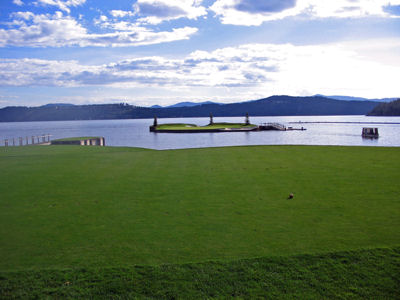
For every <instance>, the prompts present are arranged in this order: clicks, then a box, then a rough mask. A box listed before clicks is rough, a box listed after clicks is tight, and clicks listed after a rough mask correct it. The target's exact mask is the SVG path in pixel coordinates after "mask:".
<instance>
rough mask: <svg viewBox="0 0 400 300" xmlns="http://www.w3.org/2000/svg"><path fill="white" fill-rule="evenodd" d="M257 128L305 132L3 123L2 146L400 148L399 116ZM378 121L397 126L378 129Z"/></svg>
mask: <svg viewBox="0 0 400 300" xmlns="http://www.w3.org/2000/svg"><path fill="white" fill-rule="evenodd" d="M250 121H251V123H253V124H260V123H269V122H278V123H282V124H284V125H286V126H292V127H294V128H300V127H304V128H306V129H307V130H306V131H260V132H234V133H196V134H193V133H192V134H191V133H180V134H176V133H175V134H174V133H152V132H149V126H150V125H152V124H153V120H152V119H141V120H133V119H132V120H96V121H54V122H53V121H51V122H15V123H0V145H1V146H4V140H5V139H12V138H15V139H16V144H17V143H18V138H19V137H23V138H24V144H25V137H26V136H28V137H29V143H30V137H31V136H37V135H42V134H50V135H51V139H58V138H65V137H76V136H103V137H105V140H106V145H108V146H129V147H143V148H151V149H181V148H200V147H220V146H242V145H346V146H355V145H357V146H396V147H399V146H400V117H366V116H290V117H250ZM300 121H301V122H366V123H370V124H340V123H303V124H297V123H291V122H300ZM208 122H209V118H179V119H158V123H159V124H161V123H192V124H198V125H206V124H208ZM214 122H244V117H226V118H224V117H215V118H214ZM374 122H382V123H398V124H373V123H374ZM362 127H378V128H379V133H380V137H379V139H374V140H371V139H363V138H362V137H361V130H362Z"/></svg>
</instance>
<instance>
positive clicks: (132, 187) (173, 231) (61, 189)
mask: <svg viewBox="0 0 400 300" xmlns="http://www.w3.org/2000/svg"><path fill="white" fill-rule="evenodd" d="M0 169H1V173H0V182H1V185H0V195H1V196H0V257H1V258H0V298H1V295H2V294H3V296H4V297H11V296H10V295H17V294H20V295H23V294H24V293H25V294H29V291H31V292H32V293H33V291H34V288H33V287H32V286H33V285H35V284H37V288H38V289H39V287H41V284H42V285H43V288H41V289H40V290H41V292H43V293H44V294H41V295H39V297H44V296H46V295H50V296H51V295H52V294H51V291H56V292H55V295H58V296H63V295H64V296H65V295H69V296H71V297H78V296H79V295H85V293H89V292H88V290H87V289H85V288H84V286H85V284H87V285H88V289H89V290H90V289H92V290H91V291H92V292H90V293H93V294H92V295H94V294H96V293H100V294H101V290H102V289H104V288H106V286H107V285H109V284H111V285H112V283H113V284H114V285H115V286H116V287H115V291H119V290H121V289H124V288H123V287H124V286H125V284H126V285H127V286H128V285H129V286H131V290H129V289H128V290H126V289H125V292H126V293H128V292H129V293H131V294H129V295H130V296H135V295H136V296H137V295H141V296H143V295H144V296H148V297H160V296H161V295H157V294H149V293H145V292H143V289H145V287H143V286H142V287H141V288H140V286H139V287H136V288H138V290H134V287H133V286H132V282H135V280H137V282H139V283H140V284H142V285H145V286H146V284H149V285H148V286H147V287H148V288H150V287H153V288H154V289H156V290H157V287H159V290H160V291H162V290H163V287H164V288H165V287H166V285H168V286H169V287H168V288H167V289H164V292H165V293H164V295H163V297H167V298H168V297H172V296H173V295H176V293H178V294H177V295H178V296H179V295H180V294H179V292H177V291H178V290H179V291H181V292H182V294H181V295H187V297H189V296H190V295H194V296H196V297H214V296H215V297H231V296H232V295H239V296H240V295H242V296H244V297H246V296H249V297H250V296H255V297H257V296H262V294H261V292H262V291H263V285H265V284H266V283H265V280H267V279H268V278H269V277H268V276H267V275H266V274H267V273H268V274H270V275H271V274H272V275H273V274H276V275H277V277H276V278H275V277H274V278H275V279H276V280H278V281H279V286H275V285H274V287H271V288H273V289H276V290H269V291H270V294H271V295H275V294H274V293H278V294H279V293H284V291H285V290H286V288H288V289H289V290H290V288H289V285H290V284H292V285H291V286H292V289H293V293H292V295H293V296H296V295H297V296H299V295H300V296H301V295H303V294H296V291H299V293H300V292H301V289H300V290H299V289H298V287H297V285H301V281H302V280H303V279H304V282H305V285H304V286H303V288H304V293H305V294H304V295H309V296H310V298H312V297H314V296H315V297H317V298H320V297H321V295H322V296H323V295H324V289H325V291H326V293H328V294H326V295H330V294H329V293H330V292H332V295H333V296H334V294H335V293H334V292H333V290H329V286H331V285H333V283H334V282H336V281H338V282H341V280H342V281H343V280H344V281H346V280H347V279H346V278H347V277H346V276H348V280H347V281H346V282H347V285H345V284H343V286H346V288H344V289H343V290H342V292H343V293H344V294H343V296H344V297H346V295H347V296H351V295H353V296H358V297H366V296H368V297H373V298H374V297H375V296H376V295H378V296H379V295H380V296H385V297H392V296H397V297H399V294H398V293H397V294H396V290H397V291H398V289H397V288H396V287H399V286H400V282H399V279H398V278H399V276H400V259H399V245H400V230H399V228H400V196H399V195H400V186H399V182H400V172H399V170H400V148H380V147H322V146H255V147H227V148H206V149H185V150H168V151H155V150H147V149H138V148H117V147H76V146H43V147H8V148H1V151H0ZM290 193H293V194H294V199H291V200H288V199H287V197H288V195H289V194H290ZM379 249H381V250H379ZM382 249H383V250H382ZM348 251H350V252H348ZM352 251H353V252H352ZM335 253H342V254H335ZM343 253H344V254H343ZM337 255H339V256H340V257H342V258H341V259H337V260H335V257H337ZM343 257H344V258H343ZM305 258H307V259H305ZM304 259H305V260H304ZM308 259H309V260H308ZM293 260H294V261H298V264H300V265H301V266H302V267H296V264H297V262H293ZM209 261H213V262H209ZM307 261H308V262H309V264H308V265H307ZM244 262H245V263H244ZM291 262H293V264H294V265H293V264H292V263H291ZM198 263H201V264H200V265H199V264H198ZM300 265H299V266H300ZM140 266H141V267H140ZM293 266H294V267H293ZM307 266H308V267H307ZM363 266H365V269H364V267H363ZM198 268H200V269H198ZM202 268H204V270H203V269H202ZM313 268H314V269H313ZM360 268H361V269H362V270H361V269H360ZM164 269H165V270H164ZM162 270H164V271H165V272H166V273H165V274H164V273H162ZM218 270H219V271H218ZM268 270H270V271H268ZM302 270H303V271H302ZM312 270H315V273H313V272H312ZM357 270H358V271H357ZM191 271H193V272H194V273H193V274H195V273H196V274H197V275H198V276H200V277H198V278H199V279H198V280H199V281H198V282H197V283H198V284H199V285H198V286H193V284H194V283H192V282H191V281H190V282H189V281H188V285H185V286H181V284H183V283H182V282H181V281H180V280H183V279H182V278H183V277H185V276H189V275H185V276H184V275H182V274H187V273H185V272H189V273H190V272H191ZM160 272H161V273H162V274H161V273H160ZM182 272H183V273H182ZM219 272H221V273H219ZM231 272H239V273H238V274H236V273H235V274H231ZM260 272H261V273H260ZM269 272H272V273H269ZM88 274H89V275H90V274H91V275H90V276H89V275H88ZM96 274H97V275H96ZM113 274H114V275H115V276H117V277H118V276H121V277H120V278H122V279H121V281H117V280H116V279H115V277H113V276H114V275H113ZM116 274H121V275H116ZM135 274H136V275H135ZM137 274H139V275H137ZM157 274H158V275H157ZM179 274H181V275H179ZM190 274H192V273H190ZM193 274H192V275H190V276H193ZM207 274H208V275H207ZM218 274H219V275H218ZM240 274H242V275H243V276H244V277H241V275H240ZM313 274H314V275H313ZM368 274H369V275H368ZM382 274H383V275H382ZM272 275H271V276H272ZM87 276H89V277H90V278H89V277H87ZM96 276H97V277H96ZM163 276H166V277H163ZM179 276H183V277H182V278H181V277H179ZM190 276H189V277H188V278H191V277H190ZM207 276H208V277H207ZM213 276H217V278H214V277H213ZM218 276H220V277H218ZM238 276H239V277H238ZM265 276H267V277H265ZM314 276H316V277H314ZM341 276H344V277H343V279H340V278H341ZM368 276H370V277H368ZM69 278H70V279H71V278H72V279H73V280H78V281H79V280H80V281H79V282H80V284H81V285H80V286H81V287H82V288H83V289H84V290H85V291H86V292H82V293H81V292H79V291H78V290H75V288H77V287H76V286H73V287H72V286H69V284H66V283H65V282H70V281H71V280H70V279H69ZM85 278H86V279H85ZM96 278H97V279H98V281H96ZM102 278H103V279H104V278H106V279H104V280H103V279H102ZM107 278H108V279H107ZM146 278H148V281H146ZM196 278H197V277H196ZM207 278H208V279H207ZM212 278H214V279H215V280H214V281H212V280H211V279H212ZM235 278H236V279H235ZM239 278H241V279H239ZM251 278H253V279H254V280H256V281H257V280H258V279H259V281H257V282H259V283H255V282H253V281H251V280H252V279H251ZM257 278H258V279H257ZM263 278H264V279H263ZM250 279H251V280H250ZM52 280H54V282H53V283H54V284H55V285H56V287H53V286H52ZM91 280H94V281H95V282H98V284H100V286H98V285H96V283H93V282H92V281H91ZM141 280H142V281H141ZM210 280H211V281H210ZM235 280H236V281H237V280H239V281H242V280H243V282H237V283H235V282H236V281H235ZM271 280H272V279H271ZM321 280H322V281H324V280H325V281H326V282H325V283H326V285H318V284H319V283H321V282H320V281H321ZM34 282H35V283H34ZM101 282H103V283H104V282H106V283H104V284H103V285H101ZM205 282H206V283H205ZM271 282H275V281H271ZM271 282H270V283H271ZM290 282H292V283H290ZM64 283H65V284H64ZM75 283H76V281H75ZM203 283H204V284H207V283H208V284H209V285H208V286H203V285H202V284H203ZM214 283H215V284H219V285H220V286H219V287H217V286H215V289H214V290H216V291H220V293H216V294H213V293H212V292H211V290H213V289H212V285H213V284H214ZM286 283H287V284H288V286H287V287H286V286H285V284H286ZM140 284H139V285H140ZM170 284H172V285H173V287H171V286H170ZM253 284H256V286H253ZM257 284H258V285H257ZM276 284H278V283H276ZM321 284H322V283H321ZM153 285H154V286H153ZM189 285H191V286H192V288H193V289H194V290H195V291H197V292H199V293H200V294H196V293H197V292H193V293H189V292H188V293H189V294H185V291H189V290H190V287H189ZM378 285H381V287H380V288H379V287H377V286H378ZM224 286H225V287H224ZM310 286H311V287H312V286H314V287H315V288H316V289H321V288H322V290H318V292H316V294H313V293H311V292H307V291H309V290H310ZM324 286H325V288H323V287H324ZM19 287H21V289H25V290H21V289H19ZM174 287H175V288H174ZM223 287H224V288H223ZM235 287H237V289H236V291H237V292H238V294H235ZM53 288H54V289H53ZM169 288H171V289H172V290H169ZM225 288H226V289H225ZM339 288H340V285H339ZM93 289H95V290H93ZM141 289H142V292H143V293H141V292H140V291H141ZM182 289H183V290H182ZM232 289H233V290H232ZM311 289H312V288H311ZM64 290H65V291H70V292H71V293H72V294H68V293H69V292H68V293H67V292H66V293H67V294H63V291H64ZM383 290H384V291H386V294H384V292H383ZM112 291H113V289H112V288H111V290H110V289H109V290H108V292H107V293H108V294H107V295H112V293H113V292H112ZM206 291H209V292H210V293H208V292H206ZM265 291H268V289H265ZM274 291H275V292H274ZM201 292H204V293H203V294H202V293H201ZM73 293H77V294H73ZM116 293H117V292H116ZM168 293H173V294H168ZM174 293H175V294H174ZM301 293H303V292H301ZM376 293H377V294H376ZM100 294H99V295H100ZM278 294H276V295H278ZM289 294H290V293H289ZM168 295H169V296H168ZM313 295H314V296H313ZM300 296H299V297H300ZM82 297H83V296H82Z"/></svg>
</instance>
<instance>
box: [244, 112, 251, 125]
mask: <svg viewBox="0 0 400 300" xmlns="http://www.w3.org/2000/svg"><path fill="white" fill-rule="evenodd" d="M244 123H245V124H246V125H250V119H249V113H248V112H247V113H246V119H245V122H244Z"/></svg>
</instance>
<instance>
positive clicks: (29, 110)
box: [0, 96, 378, 122]
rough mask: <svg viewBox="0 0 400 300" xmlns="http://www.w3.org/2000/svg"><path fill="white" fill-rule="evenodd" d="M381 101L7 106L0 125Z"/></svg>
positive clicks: (296, 110)
mask: <svg viewBox="0 0 400 300" xmlns="http://www.w3.org/2000/svg"><path fill="white" fill-rule="evenodd" d="M376 105H378V102H373V101H340V100H333V99H329V98H326V97H319V96H314V97H291V96H272V97H269V98H265V99H261V100H256V101H248V102H241V103H232V104H203V105H198V106H193V107H167V108H149V107H138V106H132V105H127V104H102V105H60V106H58V105H50V106H49V105H45V106H39V107H5V108H2V109H0V122H22V121H61V120H105V119H141V118H153V117H154V116H155V115H156V116H157V117H158V118H177V117H208V116H209V115H210V113H212V114H213V115H214V116H216V117H222V116H226V117H229V116H244V115H245V114H246V112H248V113H249V115H250V116H300V115H303V116H307V115H365V114H367V113H368V112H370V111H371V110H372V109H373V108H374V107H375V106H376Z"/></svg>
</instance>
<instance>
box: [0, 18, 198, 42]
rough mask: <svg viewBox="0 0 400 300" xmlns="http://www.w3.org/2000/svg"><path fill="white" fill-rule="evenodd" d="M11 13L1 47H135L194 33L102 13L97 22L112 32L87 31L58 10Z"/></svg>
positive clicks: (1, 31) (0, 33) (1, 33)
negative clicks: (110, 18)
mask: <svg viewBox="0 0 400 300" xmlns="http://www.w3.org/2000/svg"><path fill="white" fill-rule="evenodd" d="M12 16H13V18H14V20H13V22H11V23H9V24H8V25H9V27H10V28H9V29H2V28H0V47H5V46H17V47H64V46H81V47H86V46H99V47H106V46H112V47H122V46H138V45H150V44H158V43H164V42H172V41H177V40H184V39H188V38H189V37H190V36H191V35H193V34H194V33H196V32H197V28H192V27H183V28H174V29H172V30H171V31H160V32H156V31H154V30H152V29H148V28H145V27H143V26H139V25H135V24H131V23H129V24H128V23H115V24H114V23H109V22H108V20H107V17H106V16H101V18H100V19H99V20H98V23H99V24H101V25H103V26H104V27H109V28H111V29H113V30H114V31H112V32H107V33H89V32H88V31H87V30H86V28H84V27H83V26H82V25H81V24H79V23H78V22H77V21H76V20H75V19H74V18H72V17H71V16H64V15H63V14H62V13H61V12H56V13H55V14H54V15H49V14H40V15H35V14H33V13H32V12H17V13H14V14H12Z"/></svg>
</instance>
